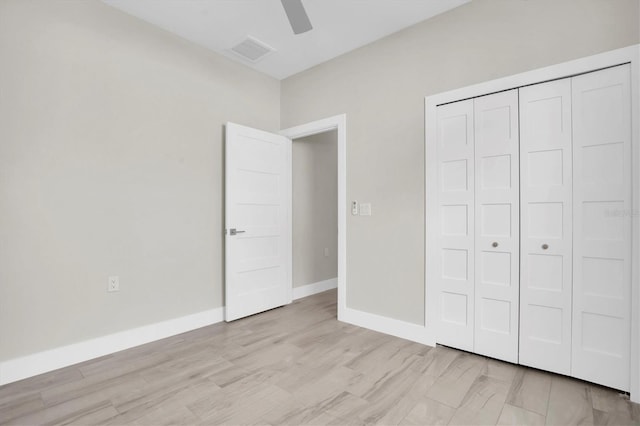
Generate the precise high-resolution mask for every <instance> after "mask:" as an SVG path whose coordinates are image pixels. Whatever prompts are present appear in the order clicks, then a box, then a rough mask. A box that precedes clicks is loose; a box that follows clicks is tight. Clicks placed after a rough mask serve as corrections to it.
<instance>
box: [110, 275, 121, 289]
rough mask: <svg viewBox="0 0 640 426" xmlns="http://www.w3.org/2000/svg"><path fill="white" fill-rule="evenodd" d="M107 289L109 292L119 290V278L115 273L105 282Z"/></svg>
mask: <svg viewBox="0 0 640 426" xmlns="http://www.w3.org/2000/svg"><path fill="white" fill-rule="evenodd" d="M107 291H108V292H110V293H111V292H114V291H120V278H119V277H118V276H117V275H113V276H110V277H109V280H108V282H107Z"/></svg>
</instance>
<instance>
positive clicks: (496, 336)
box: [474, 89, 520, 362]
mask: <svg viewBox="0 0 640 426" xmlns="http://www.w3.org/2000/svg"><path fill="white" fill-rule="evenodd" d="M474 129H475V130H474V133H475V137H474V143H475V210H476V214H475V220H476V223H475V230H476V235H475V257H476V259H475V307H474V310H475V343H474V348H475V349H474V351H475V352H477V353H479V354H482V355H487V356H490V357H493V358H498V359H502V360H505V361H510V362H518V333H519V330H518V317H519V312H518V303H519V287H520V282H519V281H520V273H519V258H518V256H519V234H520V231H519V205H520V199H519V195H518V193H519V186H520V185H519V172H518V150H519V148H518V145H519V135H518V90H517V89H514V90H509V91H506V92H501V93H495V94H492V95H487V96H482V97H479V98H475V99H474Z"/></svg>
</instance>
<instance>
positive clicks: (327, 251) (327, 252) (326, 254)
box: [324, 247, 329, 257]
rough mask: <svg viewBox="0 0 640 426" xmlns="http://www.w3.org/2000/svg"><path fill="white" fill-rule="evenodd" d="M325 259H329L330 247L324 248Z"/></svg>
mask: <svg viewBox="0 0 640 426" xmlns="http://www.w3.org/2000/svg"><path fill="white" fill-rule="evenodd" d="M324 257H329V247H325V248H324Z"/></svg>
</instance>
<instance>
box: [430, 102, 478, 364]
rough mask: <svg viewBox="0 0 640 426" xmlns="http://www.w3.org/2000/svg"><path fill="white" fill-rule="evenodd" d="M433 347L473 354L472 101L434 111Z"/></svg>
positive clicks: (457, 103) (449, 105) (444, 106)
mask: <svg viewBox="0 0 640 426" xmlns="http://www.w3.org/2000/svg"><path fill="white" fill-rule="evenodd" d="M437 126H438V128H437V135H438V136H437V150H438V153H437V156H438V194H437V197H438V201H437V203H438V218H437V219H436V220H437V221H438V223H439V226H438V228H437V229H439V233H440V235H439V236H438V247H437V252H438V256H439V261H438V262H437V264H438V268H439V270H438V271H437V273H436V276H437V277H439V279H438V284H437V285H438V305H437V306H438V309H437V310H438V312H437V318H438V327H437V336H438V337H437V342H438V343H442V344H444V345H448V346H453V347H456V348H459V349H464V350H468V351H472V350H473V290H474V283H473V278H474V273H473V232H474V231H473V217H474V209H473V196H474V194H473V191H474V188H473V187H474V184H473V176H474V172H473V166H474V164H473V100H468V101H461V102H456V103H452V104H448V105H443V106H439V107H438V108H437Z"/></svg>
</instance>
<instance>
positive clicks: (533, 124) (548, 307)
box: [520, 79, 572, 374]
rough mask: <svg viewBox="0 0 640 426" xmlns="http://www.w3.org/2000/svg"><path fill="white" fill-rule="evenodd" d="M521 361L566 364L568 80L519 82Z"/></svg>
mask: <svg viewBox="0 0 640 426" xmlns="http://www.w3.org/2000/svg"><path fill="white" fill-rule="evenodd" d="M520 126H521V127H520V176H521V182H520V190H521V192H520V198H521V218H520V220H521V229H520V235H521V254H520V271H521V281H520V363H521V364H524V365H528V366H531V367H536V368H541V369H544V370H550V371H554V372H557V373H562V374H569V373H570V371H571V244H572V236H571V234H572V219H571V214H572V213H571V210H572V204H571V185H572V171H571V137H572V136H571V80H570V79H564V80H558V81H552V82H549V83H543V84H537V85H533V86H528V87H523V88H520Z"/></svg>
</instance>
